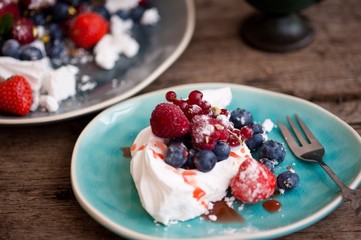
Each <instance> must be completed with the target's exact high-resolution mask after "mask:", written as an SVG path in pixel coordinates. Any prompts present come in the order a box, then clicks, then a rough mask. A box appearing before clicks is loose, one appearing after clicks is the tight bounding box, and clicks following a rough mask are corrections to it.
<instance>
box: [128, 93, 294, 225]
mask: <svg viewBox="0 0 361 240" xmlns="http://www.w3.org/2000/svg"><path fill="white" fill-rule="evenodd" d="M231 99H232V94H231V90H230V89H229V88H223V89H218V90H206V91H202V92H201V91H198V90H194V91H192V92H190V93H189V96H188V99H186V100H181V99H177V95H176V93H175V92H173V91H169V92H168V93H167V94H166V100H167V101H168V102H164V103H160V104H158V105H157V106H156V107H155V109H154V110H153V112H152V114H151V117H150V126H149V127H146V128H145V129H143V130H142V131H141V132H140V133H139V134H138V136H137V137H136V139H135V141H134V143H133V145H132V146H131V156H132V159H131V164H130V172H131V175H132V178H133V180H134V183H135V186H136V188H137V191H138V194H139V197H140V201H141V204H142V206H143V207H144V209H145V210H146V211H147V212H148V213H149V214H150V215H151V216H152V217H153V218H154V220H155V221H156V222H160V223H163V224H165V225H167V224H169V223H170V222H173V221H186V220H189V219H192V218H195V217H197V216H200V215H202V214H206V213H207V212H208V211H210V210H211V208H212V206H213V203H214V202H216V201H219V200H222V199H223V198H224V197H225V196H226V194H227V191H230V192H231V194H233V196H234V197H235V198H236V199H238V200H239V201H242V203H247V204H252V203H256V202H259V201H263V200H265V199H267V198H269V197H270V196H272V194H273V193H274V191H275V189H276V186H277V184H278V182H279V184H278V186H279V188H282V189H285V190H289V189H292V188H294V187H296V186H297V185H298V180H299V179H296V178H298V175H297V174H296V173H295V172H294V171H292V172H291V171H287V172H291V175H295V176H296V177H293V176H292V177H290V178H283V177H282V176H281V174H280V176H279V180H278V179H277V178H276V176H275V174H274V173H273V169H274V166H275V165H277V164H279V163H281V162H282V161H283V160H284V158H285V153H286V152H285V148H284V146H283V144H281V143H278V142H276V141H273V140H268V139H267V132H268V131H271V130H272V128H273V123H272V121H270V120H266V121H265V122H264V124H263V125H261V124H257V123H256V122H254V121H253V116H252V114H251V113H250V112H248V111H246V110H245V109H241V108H237V109H235V110H233V111H228V110H226V106H227V105H228V104H229V103H230V101H231ZM255 151H258V152H259V159H257V160H256V159H254V158H253V157H252V152H255ZM287 176H288V175H287Z"/></svg>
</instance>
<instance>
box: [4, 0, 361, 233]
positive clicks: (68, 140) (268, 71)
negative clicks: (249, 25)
mask: <svg viewBox="0 0 361 240" xmlns="http://www.w3.org/2000/svg"><path fill="white" fill-rule="evenodd" d="M195 5H196V10H197V24H196V29H195V33H194V37H193V39H192V40H191V42H190V44H189V47H188V48H187V49H186V51H185V52H184V54H183V55H182V56H181V57H180V58H179V60H178V61H176V63H175V64H174V65H173V66H171V67H170V68H169V69H168V70H167V71H166V72H165V73H164V74H162V75H161V76H160V77H159V78H158V79H157V80H156V81H155V82H153V83H152V84H150V85H149V86H148V87H147V88H146V89H144V90H143V91H142V93H145V92H149V91H152V90H156V89H160V88H164V87H170V86H175V85H178V84H184V83H197V82H230V83H239V84H244V85H249V86H255V87H259V88H263V89H268V90H272V91H276V92H282V93H286V94H290V95H294V96H297V97H301V98H303V99H307V100H309V101H311V102H313V103H316V104H318V105H319V106H322V107H324V108H325V109H327V110H329V111H330V112H332V113H333V114H335V115H337V116H338V117H340V118H341V119H343V120H344V121H346V122H347V123H348V124H349V125H351V126H352V127H353V128H354V129H355V130H356V131H357V132H358V133H359V134H361V34H360V26H361V11H360V9H361V2H360V1H359V0H343V1H339V0H328V1H324V2H322V4H320V5H315V6H313V7H311V8H309V9H307V10H306V11H304V14H306V15H307V16H308V17H309V18H310V19H311V20H312V22H313V23H314V26H315V28H316V31H317V32H316V38H315V40H314V41H313V43H312V44H311V45H309V46H308V47H307V48H304V49H302V50H299V51H296V52H292V53H287V54H275V53H265V52H261V51H257V50H255V49H252V48H250V47H248V46H247V45H246V44H245V43H244V42H243V41H241V40H240V38H239V26H240V23H241V21H242V20H244V19H245V17H246V16H247V15H248V14H250V13H251V12H252V11H254V10H253V9H252V8H251V7H250V6H248V5H247V4H246V3H245V2H244V1H242V0H227V1H216V0H213V1H210V0H196V2H195ZM95 114H96V113H94V114H90V115H87V116H82V117H79V118H76V119H72V120H66V121H62V122H58V123H53V124H47V125H42V126H23V127H4V126H2V127H0V143H1V144H0V239H36V240H38V239H88V240H91V239H119V237H118V236H116V235H115V234H113V233H111V232H110V231H108V230H107V229H105V228H104V227H102V226H101V225H100V224H98V223H97V222H95V221H94V220H93V219H92V218H91V217H90V216H89V215H88V214H87V213H85V211H84V210H83V209H82V208H81V207H80V206H79V204H78V202H77V201H76V199H75V197H74V195H73V193H72V189H71V184H70V160H71V154H72V150H73V147H74V144H75V141H76V140H77V137H78V136H79V134H80V133H81V131H82V130H83V128H84V127H85V126H86V125H87V124H88V122H89V121H90V120H92V118H93V117H94V116H95ZM335 137H337V136H335ZM283 239H347V240H349V239H361V225H360V224H359V223H357V222H356V220H355V218H354V215H353V212H352V210H351V209H350V207H349V202H345V203H344V204H342V205H341V206H340V207H339V208H337V209H336V210H335V211H334V212H332V213H331V214H330V215H328V216H327V217H325V218H324V219H322V220H321V221H319V222H317V223H316V224H314V225H313V226H311V227H308V228H306V229H303V230H300V231H299V232H296V233H294V234H292V235H289V236H286V237H284V238H283Z"/></svg>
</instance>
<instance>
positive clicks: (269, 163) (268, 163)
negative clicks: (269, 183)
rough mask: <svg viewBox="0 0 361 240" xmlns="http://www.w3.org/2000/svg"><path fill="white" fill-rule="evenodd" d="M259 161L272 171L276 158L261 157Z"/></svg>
mask: <svg viewBox="0 0 361 240" xmlns="http://www.w3.org/2000/svg"><path fill="white" fill-rule="evenodd" d="M259 162H260V163H262V164H264V165H265V166H266V167H267V168H268V169H269V170H270V171H271V172H274V169H275V165H277V161H276V160H271V159H268V158H261V159H260V160H259Z"/></svg>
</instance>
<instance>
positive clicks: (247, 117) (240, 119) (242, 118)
mask: <svg viewBox="0 0 361 240" xmlns="http://www.w3.org/2000/svg"><path fill="white" fill-rule="evenodd" d="M229 120H230V121H231V122H232V123H233V125H234V127H235V128H238V129H241V128H242V127H243V126H247V125H250V124H252V123H253V117H252V114H251V113H250V112H248V111H247V110H245V109H241V108H237V109H236V110H233V111H232V112H231V117H230V119H229Z"/></svg>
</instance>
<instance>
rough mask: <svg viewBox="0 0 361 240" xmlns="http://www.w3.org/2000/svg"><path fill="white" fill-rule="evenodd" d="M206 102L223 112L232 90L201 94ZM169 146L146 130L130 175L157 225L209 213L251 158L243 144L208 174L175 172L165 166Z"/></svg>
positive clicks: (135, 147)
mask: <svg viewBox="0 0 361 240" xmlns="http://www.w3.org/2000/svg"><path fill="white" fill-rule="evenodd" d="M202 92H203V94H204V97H203V99H206V100H208V101H209V102H211V103H212V104H213V105H212V106H218V107H220V108H224V107H225V106H226V105H228V104H229V103H230V99H231V96H232V95H231V91H230V89H229V88H223V89H220V90H207V91H202ZM219 96H221V97H219ZM166 149H167V146H166V145H165V143H164V139H162V138H159V137H157V136H155V135H154V134H153V133H152V130H151V127H147V128H145V129H143V130H142V131H141V132H140V133H139V134H138V136H137V137H136V139H135V141H134V143H133V145H132V147H131V155H132V160H131V163H130V172H131V175H132V177H133V180H134V183H135V186H136V188H137V190H138V194H139V197H140V201H141V203H142V206H143V207H144V209H145V210H146V211H147V212H148V213H149V214H150V215H151V216H152V217H153V218H154V219H155V220H156V221H158V222H160V223H163V224H165V225H168V224H169V223H171V222H172V221H185V220H189V219H192V218H195V217H197V216H200V215H202V214H204V213H207V211H208V207H209V206H210V205H212V204H211V202H214V201H219V200H221V199H222V198H223V197H225V195H226V191H227V189H228V187H229V184H230V181H231V179H232V178H233V177H234V176H235V175H236V174H237V171H238V169H239V166H240V164H241V163H242V162H243V161H244V160H245V159H247V158H250V157H252V156H251V153H250V150H249V149H248V148H247V146H246V145H245V144H244V143H243V144H242V145H240V146H237V147H232V148H231V154H230V157H229V158H228V159H226V160H223V161H221V162H217V164H216V165H215V167H214V168H213V169H212V170H211V171H210V172H207V173H203V172H200V171H198V170H196V169H192V170H186V169H182V168H174V167H172V166H170V165H168V164H167V163H165V162H164V156H165V153H166Z"/></svg>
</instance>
